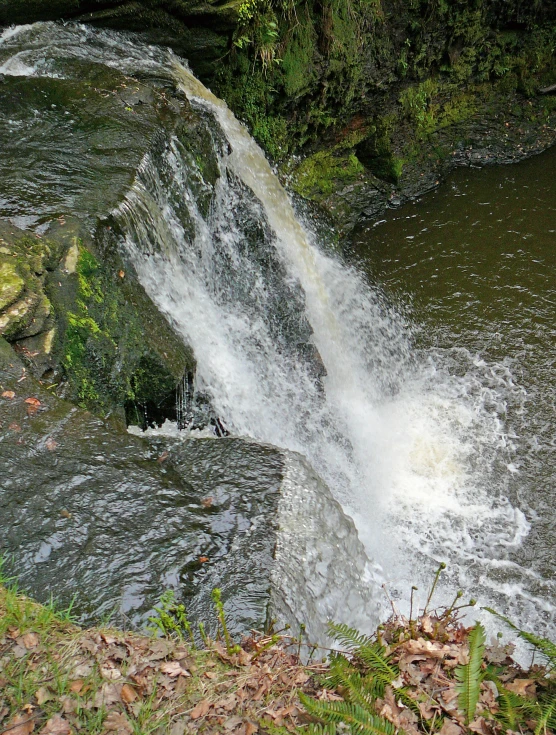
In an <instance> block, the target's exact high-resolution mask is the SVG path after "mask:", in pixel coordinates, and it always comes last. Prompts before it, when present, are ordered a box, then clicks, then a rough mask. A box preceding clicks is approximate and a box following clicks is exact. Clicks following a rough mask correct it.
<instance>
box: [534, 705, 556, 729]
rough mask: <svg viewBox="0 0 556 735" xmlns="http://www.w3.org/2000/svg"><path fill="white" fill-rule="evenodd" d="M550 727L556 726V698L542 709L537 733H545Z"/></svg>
mask: <svg viewBox="0 0 556 735" xmlns="http://www.w3.org/2000/svg"><path fill="white" fill-rule="evenodd" d="M549 727H551V728H552V729H554V728H555V727H556V699H553V700H552V702H550V703H549V704H548V705H547V706H546V707H544V708H543V709H542V711H541V713H540V716H539V718H538V720H537V726H536V728H535V735H544V733H546V731H547V729H548V728H549Z"/></svg>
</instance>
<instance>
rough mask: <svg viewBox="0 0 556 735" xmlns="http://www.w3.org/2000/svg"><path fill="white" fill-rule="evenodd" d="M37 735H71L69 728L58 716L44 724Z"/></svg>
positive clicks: (66, 722) (67, 723)
mask: <svg viewBox="0 0 556 735" xmlns="http://www.w3.org/2000/svg"><path fill="white" fill-rule="evenodd" d="M39 735H71V727H70V724H69V722H68V721H67V720H64V718H63V717H60V715H54V717H51V718H50V720H48V722H47V723H46V725H45V726H44V727H43V729H42V730H41V731H40V733H39Z"/></svg>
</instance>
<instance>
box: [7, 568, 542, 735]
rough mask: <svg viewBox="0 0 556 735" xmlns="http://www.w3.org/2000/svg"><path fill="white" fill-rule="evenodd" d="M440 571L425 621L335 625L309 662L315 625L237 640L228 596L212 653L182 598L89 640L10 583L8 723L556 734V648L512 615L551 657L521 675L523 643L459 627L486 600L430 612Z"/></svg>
mask: <svg viewBox="0 0 556 735" xmlns="http://www.w3.org/2000/svg"><path fill="white" fill-rule="evenodd" d="M441 571H442V569H439V572H438V574H437V575H436V578H435V583H434V584H433V586H432V588H431V591H430V594H429V596H428V600H427V603H426V604H425V607H424V609H423V610H422V611H421V612H420V614H417V615H416V616H415V617H413V590H412V605H411V612H410V616H409V619H407V618H404V617H402V616H401V615H399V614H397V613H396V612H395V611H394V615H393V617H392V618H391V619H390V620H389V621H388V622H387V623H385V624H383V625H380V626H379V627H378V629H377V631H376V633H375V634H374V635H365V634H362V633H360V632H359V631H357V630H355V629H353V628H350V627H349V626H347V625H343V624H331V625H330V634H331V636H332V637H333V638H334V639H335V640H336V641H337V642H338V643H339V645H340V648H339V649H329V651H330V652H329V655H328V659H327V660H325V659H323V662H322V663H310V662H309V663H306V664H303V663H302V662H301V661H300V660H299V653H300V651H301V647H302V643H303V645H305V646H307V644H306V643H305V642H304V638H303V636H304V633H303V629H302V632H301V633H300V636H299V637H298V638H295V637H293V636H290V635H288V634H287V627H286V629H285V630H284V631H282V632H277V633H271V634H268V635H267V634H253V635H250V636H246V637H245V638H244V639H242V641H241V644H238V643H236V642H235V641H233V640H232V638H231V637H230V635H229V633H228V631H227V628H226V621H225V617H224V610H223V607H222V598H221V593H220V590H215V591H214V595H213V597H214V602H215V609H216V616H217V618H218V620H219V623H220V632H219V633H218V635H217V637H216V640H210V639H209V638H207V636H206V635H205V634H204V629H203V628H202V626H201V631H202V641H203V644H204V646H205V647H204V649H201V650H200V649H199V648H198V647H197V645H196V640H195V637H194V635H193V628H192V624H191V623H190V622H189V620H188V619H187V615H186V612H185V608H184V606H183V605H182V604H181V603H178V602H177V601H176V598H175V597H174V595H173V593H172V592H167V593H165V594H164V595H163V596H162V599H161V602H160V605H158V606H156V608H155V614H154V615H153V616H152V617H151V618H150V621H151V633H152V634H153V635H154V636H155V637H153V636H151V637H145V636H141V635H137V634H134V633H129V632H122V631H117V630H113V629H106V628H95V629H91V630H81V629H80V628H78V627H77V626H76V625H75V624H74V622H73V620H72V615H71V609H69V610H66V611H64V612H57V611H56V609H55V606H54V605H53V604H50V605H47V606H41V605H38V604H36V603H34V602H32V601H31V600H29V599H28V598H26V597H25V596H23V595H22V594H20V593H19V592H18V590H17V587H16V586H14V585H13V584H12V583H11V582H10V580H7V579H5V578H0V642H1V643H2V646H3V648H2V658H1V659H0V680H1V681H2V688H1V689H0V725H1V726H2V727H3V728H4V732H7V731H9V730H10V728H13V729H14V730H15V727H16V726H17V727H24V726H25V725H29V723H33V727H30V728H29V729H28V730H21V733H22V734H23V733H31V732H32V730H33V729H34V727H35V725H36V726H37V729H38V728H39V727H41V726H43V724H44V723H46V724H44V729H42V730H41V732H42V733H44V735H54V734H55V733H57V734H58V735H70V733H72V732H82V733H85V734H87V735H89V734H90V735H97V733H98V734H99V735H100V734H101V733H105V732H109V731H111V730H116V731H118V732H121V733H126V734H127V735H134V734H136V735H144V734H145V733H151V732H153V733H154V732H156V733H160V735H162V734H163V733H172V735H174V734H176V733H180V734H183V733H186V732H197V731H200V732H221V733H234V734H235V735H253V733H255V732H257V731H260V732H269V733H273V734H274V735H278V733H283V734H284V735H285V733H287V732H295V731H297V732H299V733H300V735H302V734H303V733H308V734H310V735H317V734H318V735H324V734H325V733H326V734H327V735H335V734H336V733H342V732H348V733H354V734H358V735H396V734H399V735H402V733H405V735H421V734H422V735H433V734H434V733H441V734H442V735H447V734H450V735H463V734H464V733H466V732H474V733H477V732H479V733H482V732H484V733H489V734H490V735H503V734H504V733H507V732H508V731H511V732H519V733H521V734H522V735H529V734H530V735H551V733H553V732H556V676H555V674H556V646H555V645H554V644H553V643H552V642H550V641H548V640H547V639H544V638H542V637H540V636H536V635H533V634H529V633H526V632H524V631H519V630H518V629H517V628H515V626H513V625H512V623H511V622H510V621H508V620H507V619H506V618H502V619H503V620H504V622H505V623H506V624H508V625H509V626H510V627H511V628H512V629H513V630H514V632H516V633H517V634H518V635H519V636H520V637H521V638H523V639H524V640H526V641H527V642H528V643H530V644H531V645H532V646H533V647H534V649H535V650H536V651H537V652H538V654H539V655H540V656H541V658H543V657H544V659H543V661H540V662H538V663H536V664H534V665H532V666H531V667H530V668H529V669H522V668H521V667H520V666H519V665H518V664H516V663H515V662H514V660H513V659H512V656H511V654H512V651H513V646H512V645H511V644H502V643H501V642H500V640H498V641H497V642H496V643H491V644H490V645H488V644H487V642H486V636H485V631H484V628H483V626H482V625H481V624H480V623H477V624H476V625H474V626H472V627H470V628H469V627H466V626H465V625H463V624H462V623H461V621H460V620H459V613H460V611H461V610H462V609H463V608H466V607H469V606H471V607H472V606H473V605H474V604H475V601H474V600H471V601H470V602H469V603H468V604H467V605H465V604H463V605H462V604H459V602H460V600H461V597H462V593H461V592H458V593H457V595H456V596H455V599H454V602H453V603H452V605H450V606H449V607H447V608H442V609H440V610H431V611H430V612H429V611H428V608H429V605H430V601H431V598H432V594H433V592H434V589H435V587H436V582H437V581H438V578H439V575H440V572H441ZM414 589H415V588H414ZM499 617H501V616H499ZM156 636H159V637H156ZM308 648H309V649H311V648H312V646H311V645H310V644H309V645H308ZM56 728H58V729H56Z"/></svg>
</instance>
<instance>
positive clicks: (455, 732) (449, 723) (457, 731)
mask: <svg viewBox="0 0 556 735" xmlns="http://www.w3.org/2000/svg"><path fill="white" fill-rule="evenodd" d="M462 733H463V730H462V728H461V727H460V726H459V725H458V724H457V723H456V722H454V721H453V720H450V719H448V718H447V717H446V718H445V719H444V722H443V724H442V727H441V728H440V730H439V731H438V735H462Z"/></svg>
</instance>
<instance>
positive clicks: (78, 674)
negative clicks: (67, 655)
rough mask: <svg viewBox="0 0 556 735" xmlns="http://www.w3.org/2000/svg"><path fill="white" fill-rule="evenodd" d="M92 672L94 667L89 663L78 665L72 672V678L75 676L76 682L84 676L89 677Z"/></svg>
mask: <svg viewBox="0 0 556 735" xmlns="http://www.w3.org/2000/svg"><path fill="white" fill-rule="evenodd" d="M92 670H93V667H92V665H91V664H89V663H82V664H77V666H76V667H75V668H74V670H73V672H72V676H74V677H75V679H76V680H79V679H81V678H82V677H84V676H89V674H90V673H91V671H92Z"/></svg>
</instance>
